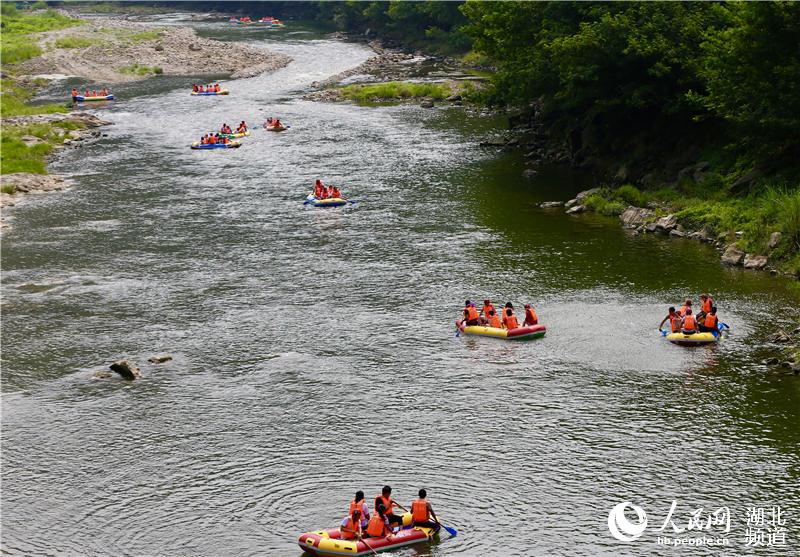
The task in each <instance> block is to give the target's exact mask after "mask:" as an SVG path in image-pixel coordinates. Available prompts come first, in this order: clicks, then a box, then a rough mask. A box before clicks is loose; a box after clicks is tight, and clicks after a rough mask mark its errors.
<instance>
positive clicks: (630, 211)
mask: <svg viewBox="0 0 800 557" xmlns="http://www.w3.org/2000/svg"><path fill="white" fill-rule="evenodd" d="M652 216H653V211H651V210H650V209H644V208H642V207H628V208H627V209H625V210H624V211H623V212H622V214H621V215H620V216H619V220H620V221H621V222H622V226H623V227H625V228H638V227H640V226H642V225H643V224H645V223H646V222H647V221H648V220H650V218H651V217H652Z"/></svg>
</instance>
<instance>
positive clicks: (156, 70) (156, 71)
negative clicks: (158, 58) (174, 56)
mask: <svg viewBox="0 0 800 557" xmlns="http://www.w3.org/2000/svg"><path fill="white" fill-rule="evenodd" d="M153 73H154V74H156V75H162V74H163V73H164V69H163V68H162V67H161V66H155V67H154V68H153Z"/></svg>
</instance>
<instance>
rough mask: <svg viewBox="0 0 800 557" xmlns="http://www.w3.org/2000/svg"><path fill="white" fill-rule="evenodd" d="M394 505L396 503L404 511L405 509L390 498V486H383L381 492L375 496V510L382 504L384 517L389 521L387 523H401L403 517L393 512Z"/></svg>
mask: <svg viewBox="0 0 800 557" xmlns="http://www.w3.org/2000/svg"><path fill="white" fill-rule="evenodd" d="M394 505H397V506H398V507H400V508H401V509H403V510H404V511H407V509H406V508H405V507H403V505H401V504H400V503H398V502H397V501H395V500H394V499H392V488H391V487H390V486H388V485H385V486H383V489H382V490H381V494H380V495H378V496H377V497H375V510H378V507H380V506H383V508H384V514H385V515H386V519H387V520H388V521H389V524H403V517H402V516H399V515H396V514H394V512H393V507H394ZM373 518H374V517H373Z"/></svg>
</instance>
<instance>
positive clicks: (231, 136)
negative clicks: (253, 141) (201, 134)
mask: <svg viewBox="0 0 800 557" xmlns="http://www.w3.org/2000/svg"><path fill="white" fill-rule="evenodd" d="M210 133H211V134H217V135H219V136H220V137H227V138H228V139H238V138H240V137H250V130H247V131H246V132H244V133H220V132H210Z"/></svg>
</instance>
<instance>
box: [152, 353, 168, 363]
mask: <svg viewBox="0 0 800 557" xmlns="http://www.w3.org/2000/svg"><path fill="white" fill-rule="evenodd" d="M171 359H172V356H170V355H169V354H163V355H160V356H153V357H151V358H148V359H147V361H148V362H150V363H151V364H163V363H164V362H168V361H170V360H171Z"/></svg>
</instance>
